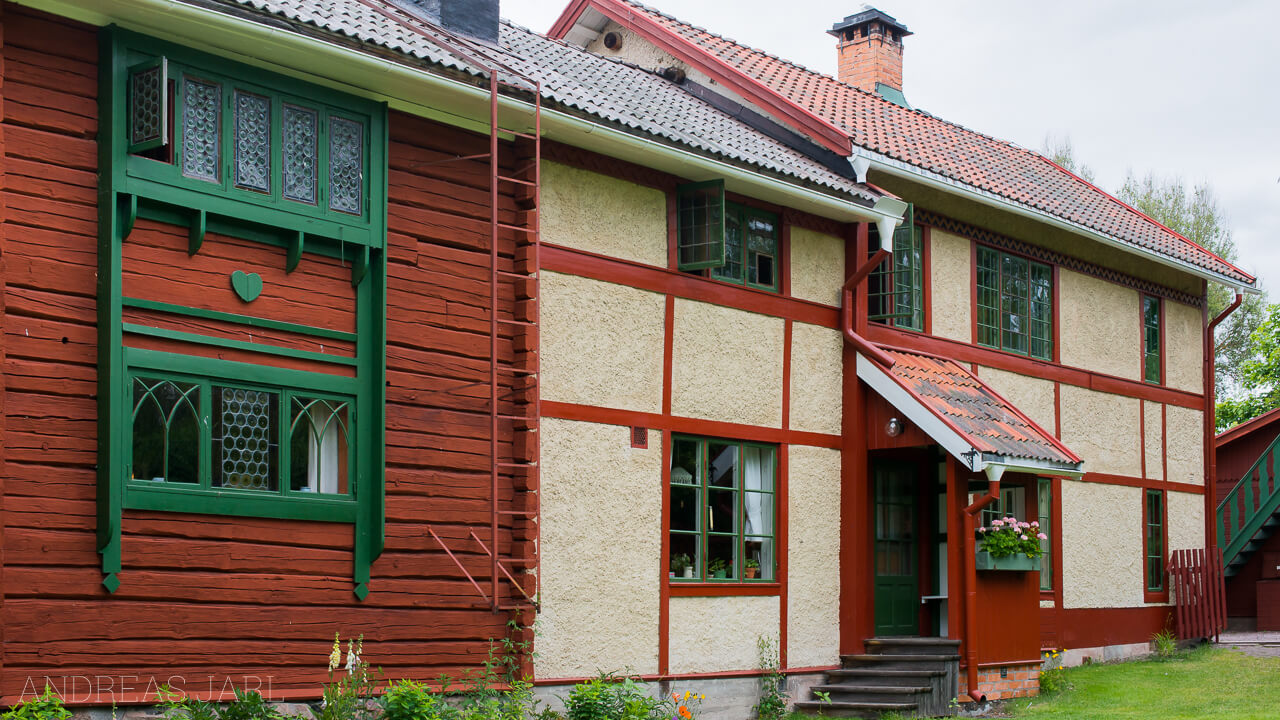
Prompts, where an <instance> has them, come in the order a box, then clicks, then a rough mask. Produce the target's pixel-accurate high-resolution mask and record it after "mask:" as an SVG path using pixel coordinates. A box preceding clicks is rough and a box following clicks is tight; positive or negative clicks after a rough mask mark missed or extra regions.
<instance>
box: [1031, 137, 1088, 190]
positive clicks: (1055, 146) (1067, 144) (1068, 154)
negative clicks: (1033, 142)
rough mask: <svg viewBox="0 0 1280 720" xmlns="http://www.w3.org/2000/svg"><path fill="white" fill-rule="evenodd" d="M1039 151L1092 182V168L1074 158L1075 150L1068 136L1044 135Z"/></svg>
mask: <svg viewBox="0 0 1280 720" xmlns="http://www.w3.org/2000/svg"><path fill="white" fill-rule="evenodd" d="M1040 152H1041V153H1042V154H1043V155H1044V156H1045V157H1047V158H1049V159H1050V160H1052V161H1054V162H1056V163H1057V164H1059V165H1061V166H1062V167H1064V168H1066V169H1067V170H1070V171H1071V172H1073V173H1075V174H1076V175H1079V176H1080V177H1082V178H1084V179H1085V180H1088V181H1089V182H1093V178H1094V173H1093V168H1091V167H1089V166H1088V165H1085V164H1084V163H1083V162H1081V161H1079V160H1077V159H1076V150H1075V148H1074V147H1072V145H1071V138H1070V137H1069V136H1066V135H1063V136H1062V137H1057V136H1055V135H1052V134H1050V135H1045V136H1044V145H1042V146H1041V149H1040Z"/></svg>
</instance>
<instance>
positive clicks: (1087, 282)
mask: <svg viewBox="0 0 1280 720" xmlns="http://www.w3.org/2000/svg"><path fill="white" fill-rule="evenodd" d="M1058 282H1059V283H1060V285H1061V286H1060V288H1059V290H1058V297H1059V301H1060V302H1061V307H1060V308H1059V311H1058V318H1059V322H1061V323H1062V330H1061V333H1060V337H1061V342H1062V349H1061V350H1062V363H1063V364H1064V365H1070V366H1073V367H1078V368H1084V369H1086V370H1092V371H1094V372H1101V373H1106V374H1108V375H1115V376H1117V377H1122V378H1129V379H1130V380H1137V379H1138V372H1139V364H1140V356H1141V353H1142V333H1141V327H1140V325H1141V316H1140V315H1139V314H1138V291H1137V290H1131V289H1129V288H1127V287H1124V286H1122V285H1117V284H1116V283H1113V282H1108V281H1106V280H1100V279H1098V278H1095V277H1091V276H1089V275H1081V274H1080V273H1078V272H1073V271H1071V270H1067V269H1066V268H1063V269H1061V270H1060V271H1059V272H1058Z"/></svg>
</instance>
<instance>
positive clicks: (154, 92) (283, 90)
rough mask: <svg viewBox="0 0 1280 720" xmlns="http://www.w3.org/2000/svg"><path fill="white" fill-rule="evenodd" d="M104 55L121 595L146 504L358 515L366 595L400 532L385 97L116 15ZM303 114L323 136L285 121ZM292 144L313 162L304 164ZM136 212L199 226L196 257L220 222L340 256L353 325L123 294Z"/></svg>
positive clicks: (106, 318)
mask: <svg viewBox="0 0 1280 720" xmlns="http://www.w3.org/2000/svg"><path fill="white" fill-rule="evenodd" d="M99 48H100V54H101V58H100V70H101V72H100V77H101V86H100V88H99V106H100V118H101V121H100V133H99V143H98V147H99V166H100V172H99V182H100V198H101V200H100V202H99V203H98V208H99V223H98V227H99V234H100V238H99V249H100V251H99V253H98V275H99V278H100V281H99V283H98V299H97V306H98V332H99V342H98V378H99V381H98V382H99V405H100V408H99V422H98V444H99V463H98V472H99V481H98V513H97V514H98V517H97V526H98V550H99V553H100V554H101V556H102V572H103V574H104V579H103V585H104V586H105V587H106V588H107V590H108V591H109V592H115V591H116V589H117V588H118V587H119V584H120V580H119V578H118V573H119V572H120V570H121V568H122V565H123V557H122V547H121V523H122V517H123V514H124V511H125V510H127V509H133V510H150V511H168V512H182V513H200V514H215V515H230V516H241V517H266V518H279V519H286V520H313V521H323V522H335V523H348V524H352V525H354V526H355V529H354V545H353V548H352V551H353V556H354V558H353V559H354V562H353V567H354V570H353V585H354V587H353V590H354V593H355V595H356V597H357V598H359V599H364V598H365V596H366V595H367V594H368V591H369V590H368V582H369V578H370V566H371V564H372V563H373V561H374V560H375V559H376V558H377V557H378V555H380V554H381V552H382V549H383V545H384V538H385V532H384V527H385V515H386V512H385V496H384V485H385V482H384V468H385V442H384V436H385V421H384V417H385V402H386V398H385V393H386V389H385V388H386V364H385V363H386V360H385V358H386V277H387V273H386V252H385V249H386V180H387V161H386V158H387V111H386V106H385V105H384V104H382V103H378V102H374V101H370V100H366V99H362V98H359V97H354V96H348V95H346V94H343V93H338V92H335V91H332V90H329V89H327V88H323V87H319V86H314V85H311V84H308V83H304V82H301V81H298V80H296V79H294V78H290V77H286V76H282V75H276V74H273V73H270V72H267V71H264V70H262V69H261V68H256V67H252V66H248V65H243V64H240V63H236V62H233V61H229V60H226V59H223V58H218V57H214V56H211V55H207V54H205V53H201V52H197V51H194V50H191V49H189V48H184V47H181V46H178V45H174V44H172V43H167V42H164V41H161V40H157V39H155V38H150V37H147V36H143V35H139V34H136V33H132V32H128V31H124V30H121V29H119V28H115V27H107V28H104V29H103V30H102V32H101V36H100V43H99ZM299 113H301V116H305V117H303V121H302V124H303V125H304V126H305V127H306V128H311V127H312V124H313V125H314V128H313V129H314V131H315V132H314V133H311V134H310V135H307V134H306V133H303V134H301V135H299V134H298V132H297V128H294V129H292V130H290V129H289V128H288V127H287V125H288V121H289V120H290V119H292V120H293V121H296V120H297V119H298V117H300V115H299ZM312 121H314V123H312ZM338 136H341V137H338ZM246 138H248V139H249V140H250V142H240V141H243V140H245V139H246ZM285 140H291V141H294V142H293V146H292V149H290V150H288V151H286V149H285V142H284V141H285ZM312 146H314V148H313V147H312ZM289 152H294V153H295V157H296V153H297V152H302V153H303V154H304V155H305V158H306V160H307V161H308V162H303V163H301V165H298V164H296V163H295V164H294V165H293V166H292V167H291V166H290V163H291V162H292V160H289V157H286V156H287V153H289ZM299 167H301V168H303V169H305V170H306V172H308V173H311V175H309V176H308V177H309V178H310V179H311V180H313V182H311V183H310V186H309V189H308V183H307V182H302V181H299V177H298V176H297V174H296V172H297V171H298V168H299ZM291 172H292V173H295V176H294V177H293V178H292V180H290V181H289V182H288V183H286V182H285V177H286V175H288V174H289V173H291ZM330 189H333V191H332V192H331V190H330ZM138 218H147V219H150V220H155V221H159V222H163V223H168V224H171V225H180V226H185V227H187V228H188V229H189V231H190V244H189V247H188V253H189V254H190V255H196V254H198V253H199V252H201V249H202V246H203V242H204V236H205V234H206V233H210V232H212V233H218V234H221V235H229V236H234V237H237V238H241V239H245V240H249V241H253V242H258V243H263V244H266V245H272V246H276V247H278V248H281V249H282V250H283V251H284V252H282V253H280V255H279V256H280V257H281V262H282V264H283V265H284V270H285V271H286V272H287V273H292V272H293V271H295V270H296V269H297V268H298V267H299V266H300V264H302V263H305V262H309V261H310V260H309V258H311V257H312V256H325V257H329V258H336V259H340V260H342V261H343V262H345V263H346V264H348V265H349V266H350V268H351V282H352V285H353V286H354V288H355V293H354V297H355V318H356V327H355V331H354V332H343V331H336V330H332V329H328V328H321V327H316V326H312V325H307V324H299V323H293V322H284V321H279V320H270V319H266V318H263V317H259V316H256V315H255V314H253V311H254V309H255V308H254V306H253V305H251V304H248V305H247V308H248V309H246V310H245V311H244V314H240V313H239V312H225V311H215V310H209V309H205V308H200V307H193V306H189V305H183V304H179V303H174V302H167V301H162V300H159V299H154V298H143V297H128V296H125V295H124V292H123V280H122V278H123V271H122V267H123V246H124V244H125V243H127V242H129V241H130V235H131V233H132V230H133V227H134V225H135V223H136V221H137V219H138ZM231 279H232V280H234V278H231ZM242 299H244V297H243V296H242ZM245 302H246V303H251V302H252V299H245ZM126 308H137V309H142V310H145V311H148V312H158V313H161V314H164V315H166V316H169V317H176V318H185V319H188V320H191V319H194V320H195V321H196V322H204V321H213V322H217V323H222V324H231V325H235V326H239V327H242V328H245V329H247V330H253V329H256V328H268V329H272V330H277V331H283V332H287V333H293V334H297V335H301V336H305V337H308V338H311V339H315V340H318V341H320V342H328V341H332V340H337V341H340V342H341V343H343V344H345V345H346V346H349V347H352V348H353V349H354V353H351V354H342V353H319V352H312V351H308V350H301V349H294V348H290V347H284V346H281V345H274V344H267V343H262V342H256V343H255V342H246V341H243V340H239V339H231V338H226V337H218V336H216V335H214V334H205V333H201V332H196V331H185V330H174V329H171V328H169V327H159V326H156V325H153V324H150V323H149V322H148V321H145V320H143V321H136V322H129V323H126V322H124V312H125V309H126ZM126 337H130V338H133V337H141V338H150V339H159V340H162V341H177V342H178V343H180V347H181V348H182V349H176V350H168V349H166V350H163V351H162V350H151V349H142V348H140V347H137V346H136V345H138V343H129V342H126ZM188 347H189V348H190V350H189V351H188V350H186V349H185V348H188ZM201 347H203V348H204V349H205V350H206V351H208V352H212V353H216V352H217V351H218V350H219V349H226V350H232V351H235V352H236V353H238V358H248V359H237V360H236V361H231V360H224V359H219V358H217V357H206V356H205V355H203V354H197V353H200V352H201V351H200V348H201ZM210 348H212V349H213V350H211V351H210V350H209V349H210ZM245 353H251V354H252V355H251V356H247V355H245ZM273 357H274V358H276V360H275V361H272V360H271V358H273ZM258 358H261V360H260V361H259V360H258ZM280 358H284V359H287V360H294V361H296V360H301V361H305V362H306V363H308V365H307V366H306V367H309V368H314V369H306V370H301V369H287V368H284V367H280V366H279V362H280V360H279V359H280ZM160 395H164V398H163V400H162V399H161V398H160ZM335 423H336V424H335ZM308 433H311V437H310V439H308V436H307V434H308ZM304 455H305V459H304ZM215 461H221V462H223V463H229V464H215Z"/></svg>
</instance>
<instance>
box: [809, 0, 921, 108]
mask: <svg viewBox="0 0 1280 720" xmlns="http://www.w3.org/2000/svg"><path fill="white" fill-rule="evenodd" d="M864 7H865V6H864ZM828 33H829V34H831V35H835V36H836V38H837V39H838V40H839V43H838V45H837V48H838V51H839V53H840V67H839V72H838V73H837V75H836V77H838V78H839V79H840V81H841V82H845V83H848V84H850V85H853V86H854V87H859V88H862V89H863V90H866V91H868V92H879V88H877V87H876V86H877V84H879V85H885V86H888V87H890V88H893V89H894V90H897V91H898V94H899V95H901V93H902V38H904V37H906V36H908V35H910V34H911V32H910V31H909V30H907V26H906V25H903V24H902V23H900V22H898V21H897V20H896V19H895V18H894V17H893V16H892V15H889V14H887V13H884V12H881V11H879V10H876V9H875V8H868V9H866V10H863V11H862V12H860V13H857V14H854V15H850V16H848V17H846V18H845V19H844V20H841V21H840V22H838V23H836V24H835V25H832V26H831V29H830V30H829V31H828Z"/></svg>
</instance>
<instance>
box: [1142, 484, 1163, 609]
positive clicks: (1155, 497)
mask: <svg viewBox="0 0 1280 720" xmlns="http://www.w3.org/2000/svg"><path fill="white" fill-rule="evenodd" d="M1143 502H1144V506H1143V512H1142V521H1143V525H1144V526H1145V530H1146V532H1145V533H1144V536H1143V543H1142V547H1143V553H1144V554H1145V556H1146V558H1145V560H1146V562H1145V563H1144V564H1143V565H1144V567H1143V576H1144V578H1145V579H1146V588H1147V592H1149V593H1162V592H1164V589H1165V583H1164V576H1165V547H1164V546H1165V537H1164V514H1165V512H1164V511H1165V508H1164V492H1163V491H1161V490H1147V491H1146V493H1145V494H1144V496H1143Z"/></svg>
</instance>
